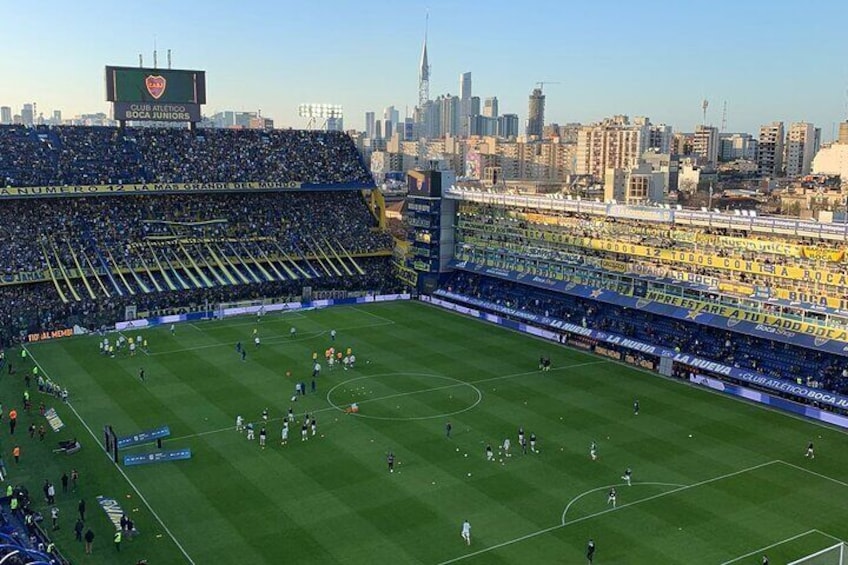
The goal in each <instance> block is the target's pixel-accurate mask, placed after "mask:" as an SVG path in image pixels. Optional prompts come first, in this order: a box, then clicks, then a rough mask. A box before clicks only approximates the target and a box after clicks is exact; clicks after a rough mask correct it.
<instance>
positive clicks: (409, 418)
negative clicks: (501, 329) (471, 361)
mask: <svg viewBox="0 0 848 565" xmlns="http://www.w3.org/2000/svg"><path fill="white" fill-rule="evenodd" d="M381 377H428V378H433V379H444V380H447V381H453V382H452V383H451V384H449V385H444V386H439V387H430V388H423V389H421V390H415V391H408V392H398V393H395V394H390V395H387V396H381V397H377V398H366V399H365V400H360V401H357V404H365V403H366V402H377V401H378V400H390V399H392V398H401V397H407V396H413V395H415V394H422V393H426V392H437V391H440V390H445V389H449V388H457V387H462V386H464V387H468V388H470V389H471V390H473V391H474V392H476V393H477V400H475V401H474V403H473V404H471V405H470V406H466V407H465V408H462V409H460V410H456V411H454V412H446V413H443V414H433V415H431V416H407V417H404V416H372V415H369V414H361V413H359V414H353V413H351V414H350V415H351V416H357V417H359V418H367V419H370V420H390V421H395V422H406V421H414V420H432V419H435V418H447V417H450V416H455V415H457V414H462V413H463V412H468V411H469V410H473V409H474V408H476V407H477V405H478V404H480V402H482V401H483V393H482V391H481V390H480V389H479V388H477V387H476V386H474V385H473V384H471V383H469V382H467V381H462V380H459V379H456V378H454V377H448V376H445V375H437V374H434V373H407V372H398V373H381V374H378V375H365V376H362V377H356V378H353V379H349V380H346V381H344V382H341V383H339V384H337V385H335V386H334V387H332V388H331V389H330V390H328V391H327V404H329V405H330V406H332V407H333V408H335V409H336V410H338V411H339V412H344V411H345V410H344V408H342V407H341V406H339V405H337V404H336V403H335V402H333V400H332V398H331V396H332V394H333V391H335V390H336V389H338V388H339V387H341V386H344V385H347V384H349V383H353V382H355V381H361V380H365V379H376V378H381Z"/></svg>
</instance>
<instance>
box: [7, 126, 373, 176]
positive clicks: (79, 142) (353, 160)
mask: <svg viewBox="0 0 848 565" xmlns="http://www.w3.org/2000/svg"><path fill="white" fill-rule="evenodd" d="M0 179H3V180H4V182H3V185H4V186H13V187H25V186H64V185H97V184H135V183H209V182H243V181H252V182H258V181H263V182H280V183H285V182H300V183H309V184H320V185H339V184H345V183H360V184H363V185H369V184H370V183H371V182H372V181H371V176H370V174H369V173H368V170H367V169H366V168H365V167H364V166H363V164H362V162H361V160H360V158H359V155H358V154H357V152H356V148H355V146H354V145H353V143H352V142H351V141H350V139H349V138H348V137H347V136H346V135H345V134H344V133H341V132H323V131H302V130H273V131H262V130H217V129H206V130H198V131H196V132H192V131H190V130H184V129H158V128H125V129H123V130H120V129H118V128H114V127H83V126H60V127H50V126H38V127H36V128H27V127H23V126H6V125H4V126H0Z"/></svg>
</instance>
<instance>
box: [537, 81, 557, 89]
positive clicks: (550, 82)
mask: <svg viewBox="0 0 848 565" xmlns="http://www.w3.org/2000/svg"><path fill="white" fill-rule="evenodd" d="M546 84H560V83H559V82H557V81H551V80H541V81H539V82H537V83H536V85H537V86H538V87H539V90H541V91H544V90H545V85H546Z"/></svg>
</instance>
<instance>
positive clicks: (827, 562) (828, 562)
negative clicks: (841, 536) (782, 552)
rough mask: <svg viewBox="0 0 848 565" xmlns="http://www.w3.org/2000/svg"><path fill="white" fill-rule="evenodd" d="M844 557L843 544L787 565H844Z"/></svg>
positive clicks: (840, 543)
mask: <svg viewBox="0 0 848 565" xmlns="http://www.w3.org/2000/svg"><path fill="white" fill-rule="evenodd" d="M846 557H848V555H846V550H845V542H839V543H837V544H836V545H833V546H831V547H828V548H826V549H822V550H821V551H817V552H815V553H813V554H812V555H808V556H806V557H802V558H801V559H798V560H797V561H793V562H791V563H789V564H788V565H844V563H845V558H846Z"/></svg>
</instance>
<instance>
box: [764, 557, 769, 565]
mask: <svg viewBox="0 0 848 565" xmlns="http://www.w3.org/2000/svg"><path fill="white" fill-rule="evenodd" d="M763 565H769V560H768V555H763Z"/></svg>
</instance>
